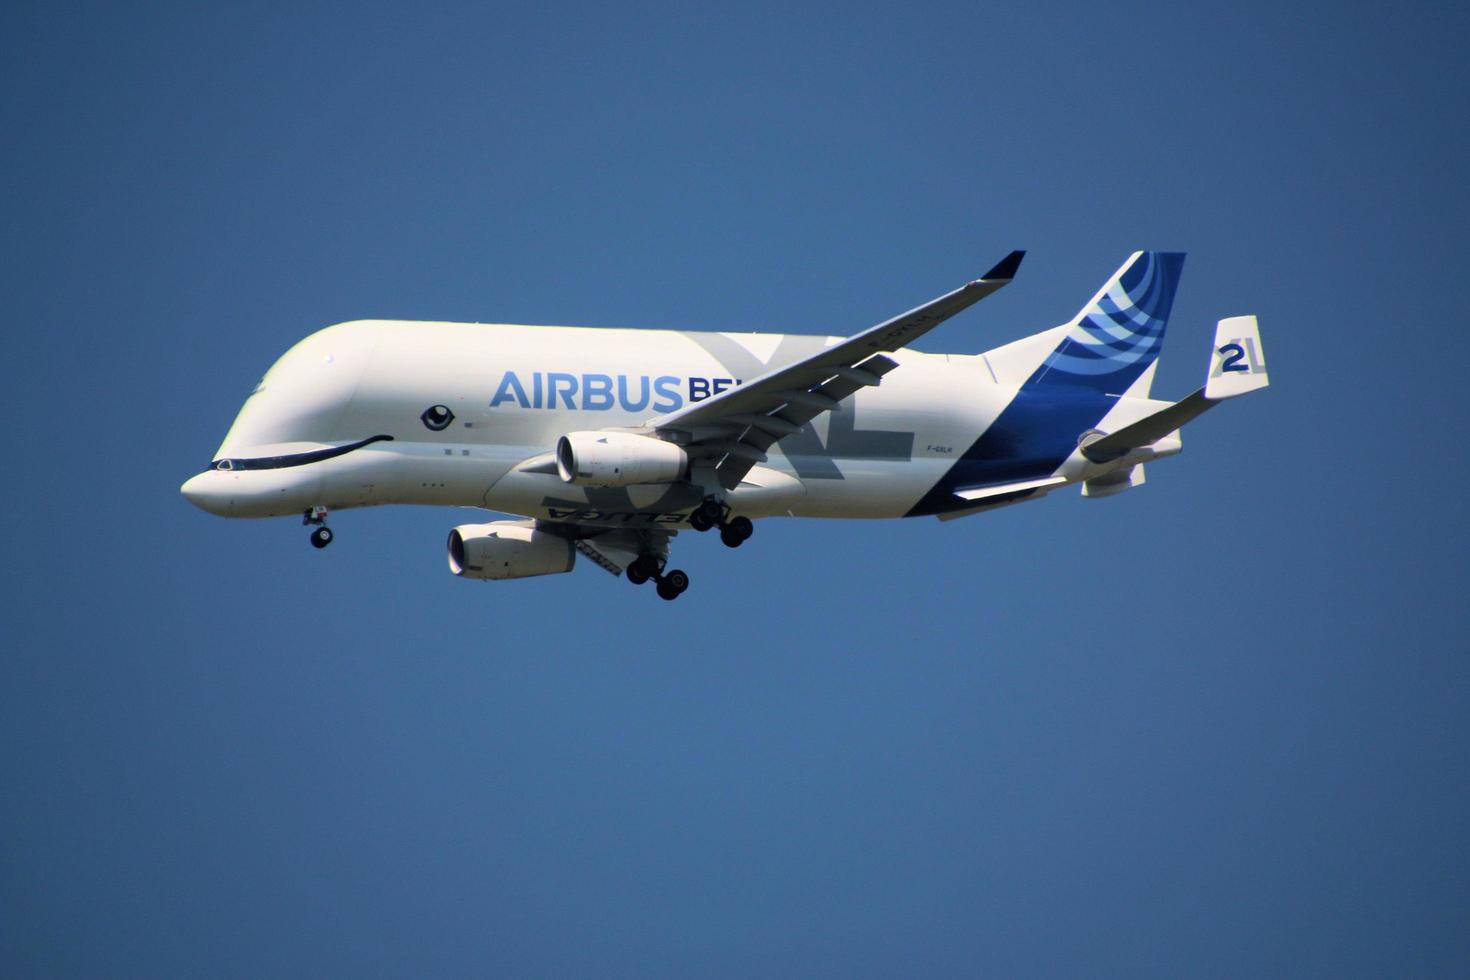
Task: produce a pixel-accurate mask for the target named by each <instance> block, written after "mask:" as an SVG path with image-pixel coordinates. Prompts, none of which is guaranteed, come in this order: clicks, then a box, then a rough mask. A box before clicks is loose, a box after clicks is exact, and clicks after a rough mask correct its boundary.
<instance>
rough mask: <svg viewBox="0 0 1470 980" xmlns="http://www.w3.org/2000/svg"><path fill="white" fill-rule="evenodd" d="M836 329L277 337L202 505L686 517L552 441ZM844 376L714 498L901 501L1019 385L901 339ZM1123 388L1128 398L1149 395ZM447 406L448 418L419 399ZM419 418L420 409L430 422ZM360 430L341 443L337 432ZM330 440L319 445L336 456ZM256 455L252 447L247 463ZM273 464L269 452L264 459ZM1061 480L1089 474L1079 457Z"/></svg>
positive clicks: (634, 414) (397, 329)
mask: <svg viewBox="0 0 1470 980" xmlns="http://www.w3.org/2000/svg"><path fill="white" fill-rule="evenodd" d="M837 339H838V338H822V337H809V336H800V335H783V334H758V333H750V334H715V333H698V332H686V331H670V330H628V329H612V328H584V327H536V326H510V325H492V324H461V323H430V322H413V321H381V320H372V321H355V322H351V323H343V324H338V325H336V326H333V327H328V328H326V329H324V330H321V331H319V332H317V333H315V334H313V335H311V336H310V337H307V338H306V339H305V340H303V341H301V342H300V343H299V344H297V345H296V346H295V347H293V348H292V349H291V350H290V351H288V352H287V353H286V354H285V355H284V356H283V357H282V358H281V359H280V360H279V361H278V362H277V363H276V364H275V365H274V366H273V367H272V368H271V369H270V371H269V372H268V373H267V374H266V376H265V378H264V379H262V381H261V383H260V385H259V386H258V387H257V388H256V390H255V391H254V393H252V394H251V396H250V398H249V399H248V400H247V401H246V403H245V405H244V407H243V408H242V409H241V411H240V414H239V417H238V418H237V419H236V421H235V424H234V426H233V427H232V428H231V429H230V431H229V434H228V435H227V436H226V437H225V440H224V443H223V444H222V445H221V446H220V448H219V451H218V453H217V454H216V456H215V460H214V463H213V464H212V468H211V469H209V470H208V471H206V472H204V473H201V474H200V475H199V476H197V477H195V478H194V479H192V480H190V481H189V483H188V484H186V486H185V493H186V495H188V496H189V498H190V499H191V500H193V501H195V502H196V503H198V504H199V505H200V506H202V507H204V508H205V509H207V510H211V511H213V512H215V513H219V514H223V515H227V516H237V517H270V516H278V515H283V514H294V513H301V512H302V511H304V510H307V509H309V508H312V507H317V506H324V507H327V508H330V509H334V510H335V509H341V508H350V507H364V506H373V505H378V504H438V505H450V506H464V507H483V508H488V509H490V510H496V511H501V512H505V513H511V514H519V515H524V516H527V517H533V518H539V519H545V520H560V521H574V522H576V523H581V524H613V525H617V524H622V523H626V522H629V521H631V520H643V521H647V522H652V523H662V524H668V525H672V526H683V525H684V523H685V520H684V519H685V517H687V511H688V508H689V507H691V506H693V505H694V504H695V503H697V502H698V499H699V495H698V492H697V491H696V490H694V489H692V488H689V487H684V488H678V487H670V486H668V485H653V486H646V487H644V486H635V487H629V488H620V489H611V488H603V489H598V488H587V487H580V486H573V485H570V484H568V483H565V482H563V480H562V479H561V478H560V477H559V476H558V475H557V473H556V471H555V467H554V466H552V465H550V460H551V457H550V455H549V453H550V452H551V450H552V448H553V447H554V446H555V445H556V442H557V439H558V438H559V437H560V436H561V435H563V434H565V433H567V432H569V431H575V430H587V429H607V428H617V427H638V426H642V425H643V424H645V423H646V422H648V420H650V419H651V418H653V417H655V416H658V415H660V414H664V413H667V412H670V411H673V410H676V409H678V408H681V407H683V406H685V405H687V404H690V403H691V402H693V401H698V400H700V399H702V398H704V397H708V396H710V395H712V394H717V393H719V392H720V391H722V390H725V389H726V388H729V387H731V386H733V385H736V384H739V383H741V382H743V381H748V380H750V379H751V378H753V377H755V376H757V375H759V374H762V373H765V372H767V371H769V370H772V369H774V368H778V367H781V366H783V365H785V364H788V363H791V362H793V361H796V360H798V359H800V358H802V357H804V356H807V355H809V354H811V353H813V352H815V351H817V350H819V349H821V348H823V347H824V346H826V345H828V344H829V343H832V342H835V341H836V340H837ZM893 357H894V359H895V360H897V361H898V362H899V364H900V367H899V369H897V370H894V371H893V372H892V373H891V374H889V376H888V377H886V378H884V380H883V383H882V385H881V386H878V387H873V388H868V389H864V390H862V391H860V392H859V393H857V394H856V395H855V396H853V397H852V398H850V399H848V400H847V401H846V402H844V403H843V404H842V405H841V407H840V409H839V410H837V411H835V412H832V413H829V414H825V415H822V416H819V417H818V418H817V419H816V420H814V421H813V422H812V423H810V424H809V425H808V426H806V427H805V428H804V429H803V431H802V432H800V433H798V434H796V435H793V436H791V437H788V438H786V439H783V440H782V441H780V442H779V443H777V444H776V445H775V447H773V449H772V451H771V454H770V458H769V460H768V461H767V462H766V463H765V464H764V465H761V466H757V467H755V468H754V469H753V470H752V471H751V472H750V474H749V476H748V477H747V478H746V480H745V482H743V483H742V484H741V486H740V487H738V488H736V489H735V490H734V491H733V492H732V493H731V494H730V496H729V500H730V503H731V505H732V507H733V508H734V510H735V511H736V512H739V513H744V514H747V515H748V516H751V517H763V516H775V515H791V516H804V517H849V518H885V517H901V516H904V515H905V514H907V513H909V512H910V509H911V508H913V507H914V506H915V503H916V502H917V501H919V500H920V499H921V498H923V497H924V495H925V494H926V493H927V492H929V491H930V490H931V489H932V488H933V487H935V485H936V484H937V483H938V482H939V481H940V480H941V479H942V478H943V477H944V475H945V474H946V473H947V472H949V471H950V469H951V468H952V467H953V466H954V465H955V462H956V460H957V459H958V458H959V457H960V455H961V454H963V453H965V451H966V450H967V449H968V448H969V447H971V446H972V444H974V443H975V440H976V439H977V438H978V437H979V435H980V434H981V433H984V432H985V431H986V429H987V428H988V427H989V426H990V425H991V423H992V422H994V421H995V420H996V418H997V417H998V416H999V415H1000V414H1001V412H1002V411H1003V410H1005V409H1006V407H1007V405H1009V404H1010V403H1011V401H1012V400H1013V399H1014V398H1015V396H1016V391H1017V389H1016V387H1015V386H1014V385H1005V384H1001V383H998V382H997V381H996V380H995V378H994V376H993V373H992V371H991V370H990V369H989V368H988V367H987V364H986V362H985V360H984V359H983V358H982V357H981V356H965V355H945V354H924V353H919V352H917V351H912V350H899V351H897V352H896V353H894V354H893ZM1123 401H1125V402H1137V403H1138V404H1137V405H1136V406H1135V407H1133V408H1131V409H1127V411H1126V414H1128V415H1130V416H1136V415H1139V414H1142V413H1144V412H1147V411H1151V410H1153V407H1154V406H1156V404H1157V403H1152V402H1147V401H1146V400H1143V399H1124V400H1123ZM436 408H447V409H448V410H449V412H450V413H452V418H451V419H450V420H449V421H448V423H447V424H446V425H443V426H442V427H441V428H436V426H437V423H438V422H439V421H442V419H443V418H445V417H446V416H443V415H434V416H432V417H431V418H430V420H429V421H426V420H425V413H426V412H429V411H430V410H431V409H436ZM431 421H432V422H434V423H435V425H431V424H430V422H431ZM358 443H365V444H363V445H361V446H360V447H358V448H354V449H351V450H350V451H346V452H342V448H343V447H348V446H353V445H355V444H358ZM334 453H335V454H334ZM263 461H264V462H263ZM271 461H273V462H271ZM1068 462H1069V465H1070V466H1071V469H1070V470H1068V469H1067V468H1066V467H1063V469H1064V471H1066V473H1067V475H1068V477H1069V479H1082V478H1086V477H1089V476H1092V475H1095V472H1096V470H1097V468H1096V467H1088V466H1087V465H1086V464H1085V463H1084V462H1082V461H1081V460H1080V457H1078V458H1076V459H1074V460H1069V461H1068Z"/></svg>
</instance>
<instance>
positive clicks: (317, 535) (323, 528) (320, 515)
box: [301, 506, 332, 548]
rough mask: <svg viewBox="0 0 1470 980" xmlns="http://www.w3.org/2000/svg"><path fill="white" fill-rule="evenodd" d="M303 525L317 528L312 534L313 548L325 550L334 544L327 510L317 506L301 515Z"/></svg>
mask: <svg viewBox="0 0 1470 980" xmlns="http://www.w3.org/2000/svg"><path fill="white" fill-rule="evenodd" d="M301 523H302V524H314V525H316V527H315V528H314V529H313V530H312V532H311V546H312V547H313V548H325V547H326V546H327V545H329V544H331V543H332V529H331V528H329V527H327V509H326V508H325V507H322V506H316V507H313V508H311V509H310V510H308V511H306V512H305V513H304V514H302V515H301Z"/></svg>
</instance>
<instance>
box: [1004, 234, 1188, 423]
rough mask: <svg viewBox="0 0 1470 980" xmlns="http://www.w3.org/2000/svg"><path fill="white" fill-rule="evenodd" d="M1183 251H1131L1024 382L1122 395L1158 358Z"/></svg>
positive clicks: (1181, 267) (1180, 267)
mask: <svg viewBox="0 0 1470 980" xmlns="http://www.w3.org/2000/svg"><path fill="white" fill-rule="evenodd" d="M1183 267H1184V253H1182V252H1136V253H1134V254H1133V255H1132V256H1131V257H1130V258H1129V260H1128V261H1127V262H1126V263H1124V265H1123V268H1121V269H1119V270H1118V272H1117V274H1116V275H1114V276H1113V278H1112V279H1111V280H1109V282H1108V284H1107V285H1106V286H1104V287H1103V288H1102V289H1101V290H1100V291H1099V292H1098V294H1097V296H1096V297H1094V298H1093V300H1092V302H1090V303H1088V304H1087V306H1085V307H1084V308H1083V309H1082V311H1081V312H1080V313H1078V314H1077V316H1076V318H1075V319H1073V321H1072V324H1071V329H1070V330H1068V331H1067V334H1066V337H1065V339H1064V340H1063V341H1062V342H1061V344H1059V345H1058V346H1057V349H1056V350H1054V351H1052V353H1051V354H1050V356H1048V357H1047V359H1046V360H1045V361H1044V362H1043V363H1042V365H1041V367H1039V368H1037V370H1036V373H1035V374H1034V375H1032V377H1031V379H1030V380H1029V381H1028V382H1027V384H1032V385H1034V384H1049V385H1054V384H1060V385H1075V386H1080V387H1085V388H1093V389H1096V390H1099V391H1107V392H1111V393H1114V394H1121V393H1122V392H1123V391H1125V390H1127V388H1128V386H1129V385H1131V384H1132V383H1133V382H1134V381H1135V380H1136V379H1137V378H1138V376H1139V375H1140V374H1142V373H1143V371H1144V369H1145V368H1147V367H1148V366H1149V365H1150V364H1152V363H1153V362H1154V360H1155V359H1157V358H1158V356H1159V351H1160V350H1161V349H1162V348H1163V345H1164V327H1165V325H1166V324H1167V322H1168V319H1169V310H1170V308H1171V307H1172V306H1173V305H1174V290H1175V289H1176V288H1177V287H1178V285H1179V274H1180V272H1181V271H1182V269H1183Z"/></svg>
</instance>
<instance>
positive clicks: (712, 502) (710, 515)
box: [689, 497, 725, 531]
mask: <svg viewBox="0 0 1470 980" xmlns="http://www.w3.org/2000/svg"><path fill="white" fill-rule="evenodd" d="M724 520H725V505H724V504H723V503H722V502H720V501H719V500H718V499H716V498H714V497H706V498H704V502H703V503H701V504H700V505H699V506H698V507H696V508H695V509H694V513H692V514H690V515H689V526H690V527H692V528H694V530H696V531H708V530H709V529H710V528H712V527H714V526H715V525H717V524H721V523H723V522H724Z"/></svg>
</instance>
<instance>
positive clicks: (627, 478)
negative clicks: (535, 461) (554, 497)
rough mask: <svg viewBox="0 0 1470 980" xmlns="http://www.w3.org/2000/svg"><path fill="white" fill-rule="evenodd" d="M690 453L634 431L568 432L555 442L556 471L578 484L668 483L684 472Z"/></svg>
mask: <svg viewBox="0 0 1470 980" xmlns="http://www.w3.org/2000/svg"><path fill="white" fill-rule="evenodd" d="M688 466H689V455H688V454H687V453H685V452H684V450H683V449H681V448H680V447H678V446H676V445H674V444H673V443H672V442H664V441H663V440H662V439H654V438H651V437H649V436H640V435H638V434H637V433H633V432H568V433H567V434H566V435H564V436H562V437H561V438H560V439H558V440H557V443H556V471H557V473H559V474H560V475H561V478H562V479H563V480H564V481H566V482H567V483H574V484H576V485H577V486H581V487H631V486H633V485H635V484H639V483H670V482H672V481H674V480H677V479H679V478H680V477H682V476H683V475H684V471H685V470H686V469H687V468H688Z"/></svg>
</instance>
